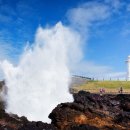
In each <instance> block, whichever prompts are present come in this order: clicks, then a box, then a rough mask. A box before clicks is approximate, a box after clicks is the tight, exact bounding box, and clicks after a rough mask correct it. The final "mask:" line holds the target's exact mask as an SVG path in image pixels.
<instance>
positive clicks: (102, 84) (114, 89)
mask: <svg viewBox="0 0 130 130" xmlns="http://www.w3.org/2000/svg"><path fill="white" fill-rule="evenodd" d="M120 87H122V88H123V93H130V81H88V82H86V83H84V84H82V85H80V86H78V87H75V86H73V91H74V92H78V91H80V90H84V91H89V92H91V93H99V90H100V88H104V89H105V92H106V93H114V94H116V93H118V92H119V89H120Z"/></svg>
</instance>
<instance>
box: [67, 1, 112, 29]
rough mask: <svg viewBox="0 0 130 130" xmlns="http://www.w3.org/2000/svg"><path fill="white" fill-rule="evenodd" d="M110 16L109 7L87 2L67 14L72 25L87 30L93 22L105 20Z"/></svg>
mask: <svg viewBox="0 0 130 130" xmlns="http://www.w3.org/2000/svg"><path fill="white" fill-rule="evenodd" d="M110 14H111V13H110V10H109V7H108V6H106V5H105V4H101V3H97V2H87V3H84V4H82V5H79V6H78V7H77V8H72V9H70V10H69V11H68V12H67V16H68V19H69V21H70V23H71V24H72V25H74V26H76V27H79V28H81V27H83V28H84V27H85V28H86V27H88V26H90V25H92V23H93V22H98V21H101V20H105V19H106V18H108V17H109V16H110Z"/></svg>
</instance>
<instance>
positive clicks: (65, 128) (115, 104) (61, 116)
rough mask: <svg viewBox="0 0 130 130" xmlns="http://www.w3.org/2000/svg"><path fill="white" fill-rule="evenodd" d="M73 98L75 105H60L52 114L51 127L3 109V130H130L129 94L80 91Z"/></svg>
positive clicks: (0, 116)
mask: <svg viewBox="0 0 130 130" xmlns="http://www.w3.org/2000/svg"><path fill="white" fill-rule="evenodd" d="M73 97H74V102H72V103H61V104H59V105H58V106H57V107H56V108H54V109H53V110H52V112H51V113H50V115H49V118H50V119H51V121H52V122H51V124H47V123H43V122H41V121H37V122H34V121H32V122H31V121H28V120H27V118H26V117H18V116H17V115H13V114H7V113H6V112H5V111H4V109H3V107H1V108H0V130H130V95H129V94H119V95H112V94H105V95H99V94H93V93H89V92H84V91H80V92H78V93H76V94H73ZM16 105H17V104H16ZM41 116H42V115H41Z"/></svg>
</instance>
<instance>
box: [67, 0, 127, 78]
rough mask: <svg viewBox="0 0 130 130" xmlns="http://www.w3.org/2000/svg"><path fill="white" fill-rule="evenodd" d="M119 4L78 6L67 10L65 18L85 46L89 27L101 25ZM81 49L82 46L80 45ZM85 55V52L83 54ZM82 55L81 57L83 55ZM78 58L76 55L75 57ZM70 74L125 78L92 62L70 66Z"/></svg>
mask: <svg viewBox="0 0 130 130" xmlns="http://www.w3.org/2000/svg"><path fill="white" fill-rule="evenodd" d="M120 6H121V3H120V1H119V0H106V1H104V3H103V2H102V3H98V2H86V3H84V4H81V5H79V6H78V7H77V8H72V9H70V10H68V12H67V17H68V20H69V22H70V26H71V27H73V28H76V29H78V31H79V32H80V34H81V35H82V37H83V39H85V41H83V40H82V42H84V43H85V44H86V43H88V42H87V40H88V38H89V36H90V35H89V33H90V30H91V27H92V26H94V25H95V24H97V23H102V22H104V20H107V19H109V18H110V17H111V15H112V14H113V13H115V11H118V9H119V8H120ZM80 47H81V49H82V47H83V46H82V44H81V46H80ZM84 54H85V55H87V52H84ZM84 54H83V55H84ZM76 57H78V55H76ZM71 68H72V72H73V73H75V72H77V74H80V75H82V74H83V75H86V76H89V77H98V78H103V77H105V78H107V79H108V78H110V77H111V78H118V77H125V76H126V73H125V72H115V71H114V69H113V68H112V67H110V66H107V65H99V64H96V63H95V62H94V61H89V60H83V59H82V58H81V59H80V60H79V62H78V63H77V64H72V65H71Z"/></svg>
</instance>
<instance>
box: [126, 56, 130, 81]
mask: <svg viewBox="0 0 130 130" xmlns="http://www.w3.org/2000/svg"><path fill="white" fill-rule="evenodd" d="M126 62H127V80H130V55H129V56H128V59H127V61H126Z"/></svg>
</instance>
